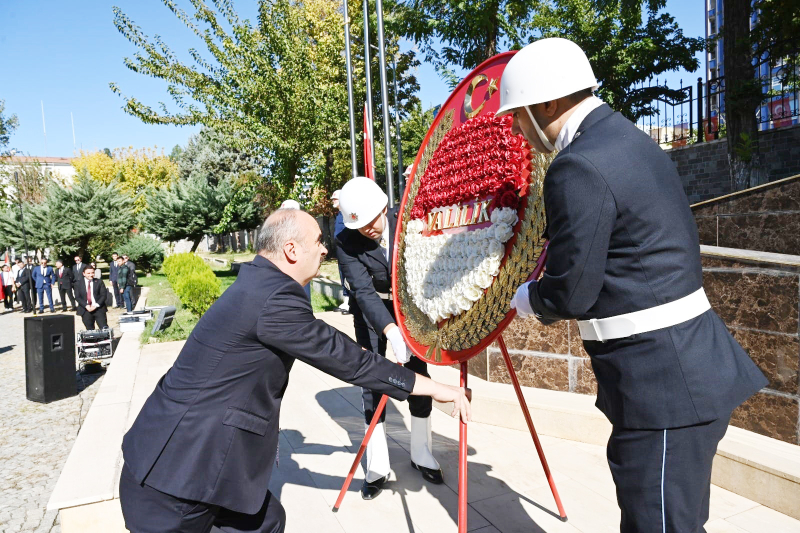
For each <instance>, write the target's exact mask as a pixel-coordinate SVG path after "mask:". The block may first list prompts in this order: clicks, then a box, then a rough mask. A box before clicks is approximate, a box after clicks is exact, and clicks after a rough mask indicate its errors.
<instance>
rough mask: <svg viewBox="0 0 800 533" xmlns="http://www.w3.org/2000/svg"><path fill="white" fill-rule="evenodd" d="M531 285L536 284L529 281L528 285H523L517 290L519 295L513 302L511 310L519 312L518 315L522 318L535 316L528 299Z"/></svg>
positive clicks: (516, 295)
mask: <svg viewBox="0 0 800 533" xmlns="http://www.w3.org/2000/svg"><path fill="white" fill-rule="evenodd" d="M531 283H536V282H535V281H529V282H528V283H523V284H522V285H520V286H519V289H517V293H516V294H515V295H514V298H513V299H512V300H511V309H516V310H517V315H519V317H520V318H527V317H528V316H530V315H532V314H533V309H532V308H531V300H530V298H529V297H528V290H529V287H530V284H531Z"/></svg>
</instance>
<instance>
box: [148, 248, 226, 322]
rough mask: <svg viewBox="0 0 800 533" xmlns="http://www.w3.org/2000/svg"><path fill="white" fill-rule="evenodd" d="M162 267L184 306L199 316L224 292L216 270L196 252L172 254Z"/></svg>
mask: <svg viewBox="0 0 800 533" xmlns="http://www.w3.org/2000/svg"><path fill="white" fill-rule="evenodd" d="M162 269H163V270H164V274H166V276H167V280H168V281H169V284H170V285H172V289H173V290H174V291H175V294H177V295H178V298H180V299H181V303H182V304H183V306H184V307H186V308H187V309H189V310H190V311H191V312H192V313H194V314H195V315H197V316H201V315H202V314H203V313H205V312H206V311H207V310H208V308H209V307H211V304H213V303H214V302H215V301H216V299H217V298H219V296H220V294H221V292H222V290H221V285H220V281H219V279H218V278H217V276H216V275H214V271H213V270H211V267H209V266H208V265H207V264H206V262H205V261H203V260H202V259H201V258H200V257H198V256H196V255H195V254H190V253H184V254H174V255H171V256H169V257H167V259H166V260H165V261H164V265H163V267H162Z"/></svg>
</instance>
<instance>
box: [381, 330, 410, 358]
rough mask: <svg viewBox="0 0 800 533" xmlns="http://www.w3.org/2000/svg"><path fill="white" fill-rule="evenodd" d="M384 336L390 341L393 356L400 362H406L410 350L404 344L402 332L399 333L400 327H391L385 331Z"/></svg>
mask: <svg viewBox="0 0 800 533" xmlns="http://www.w3.org/2000/svg"><path fill="white" fill-rule="evenodd" d="M386 338H387V339H389V342H390V343H392V351H393V352H394V357H395V359H397V361H398V362H399V363H401V364H406V363H408V362H409V361H410V360H411V355H412V353H411V350H409V349H408V346H406V341H405V340H403V334H402V333H400V328H398V327H397V326H395V327H393V328H392V329H390V330H389V331H388V332H387V333H386Z"/></svg>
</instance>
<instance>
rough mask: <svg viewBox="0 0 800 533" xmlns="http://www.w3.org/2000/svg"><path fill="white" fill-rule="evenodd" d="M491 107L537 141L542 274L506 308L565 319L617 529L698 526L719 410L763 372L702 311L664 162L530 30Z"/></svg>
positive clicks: (674, 185)
mask: <svg viewBox="0 0 800 533" xmlns="http://www.w3.org/2000/svg"><path fill="white" fill-rule="evenodd" d="M501 87H502V89H501V91H500V93H501V99H500V102H501V107H500V110H499V111H498V114H505V113H513V116H514V123H513V131H514V132H515V133H522V134H523V135H524V136H525V138H526V139H527V140H528V142H529V143H530V144H531V145H532V147H533V148H534V149H535V150H536V151H538V152H550V151H552V150H553V149H557V150H559V154H558V156H557V157H556V158H555V160H554V161H553V162H552V164H551V166H550V168H549V170H548V171H547V175H546V177H545V182H544V202H545V210H546V213H547V222H548V236H549V239H550V246H549V249H548V255H547V265H546V270H545V273H544V275H543V276H542V278H541V279H540V280H539V281H538V282H536V281H533V282H530V283H528V284H525V285H523V286H522V287H520V289H519V290H518V291H517V294H516V296H515V297H514V301H513V302H512V307H516V309H517V311H518V313H519V314H520V315H521V316H523V317H524V316H527V315H528V314H533V315H535V316H536V317H537V318H539V319H540V320H541V321H542V322H544V323H545V324H549V323H552V322H555V321H558V320H565V319H573V318H575V319H578V325H579V328H580V332H581V337H582V338H583V345H584V347H585V349H586V351H587V352H588V354H589V355H590V356H591V361H592V368H593V369H594V373H595V376H596V377H597V384H598V394H597V407H598V408H599V409H600V410H601V411H602V412H603V413H604V414H605V415H606V417H608V419H609V420H610V421H611V424H612V425H613V430H612V434H611V438H610V439H609V442H608V450H607V451H608V463H609V467H610V469H611V474H612V476H613V478H614V482H615V484H616V487H617V501H618V503H619V506H620V508H621V510H622V521H621V531H623V532H625V533H629V532H647V533H652V532H656V531H659V532H662V531H663V532H673V531H674V532H681V533H684V532H685V533H700V532H702V531H704V529H703V524H704V523H705V522H706V521H707V520H708V512H709V511H708V504H709V493H710V480H711V463H712V460H713V458H714V455H715V453H716V449H717V444H718V443H719V441H720V440H721V439H722V437H723V436H724V434H725V431H726V429H727V426H728V421H729V419H730V415H731V412H732V411H733V409H734V408H735V407H736V406H738V405H739V404H741V403H742V402H743V401H744V400H746V399H747V398H748V397H749V396H750V395H752V394H753V393H755V392H756V391H758V390H759V389H760V388H762V387H763V386H765V385H766V384H767V380H766V379H765V378H764V376H763V375H762V374H761V372H760V371H759V370H758V368H757V367H756V365H755V364H754V363H753V362H752V361H751V360H750V358H749V357H748V356H747V354H746V353H745V351H744V350H743V349H742V348H741V347H740V346H739V345H738V344H737V343H736V341H735V340H734V339H733V337H732V336H731V334H730V333H729V332H728V330H727V328H726V327H725V324H724V323H723V322H722V320H720V318H719V317H718V316H717V315H716V313H714V311H713V310H711V309H710V305H709V304H708V300H707V298H706V296H705V293H704V292H703V289H702V282H703V274H702V268H701V265H700V247H699V240H698V234H697V227H696V225H695V221H694V218H693V216H692V213H691V210H690V209H689V202H688V201H687V199H686V195H685V194H684V191H683V187H682V185H681V180H680V177H679V176H678V173H677V171H676V169H675V165H674V164H673V163H672V161H671V160H670V158H669V156H667V155H666V154H665V153H664V152H663V150H661V148H659V146H658V145H657V144H656V143H655V142H653V140H652V139H650V137H649V136H647V135H646V134H645V133H643V132H642V131H640V130H638V129H637V128H636V126H634V125H633V124H632V123H631V122H630V121H628V120H627V119H625V118H624V117H623V116H622V115H620V114H619V113H614V112H613V111H612V110H611V109H610V108H609V107H608V106H607V105H605V104H603V103H602V101H600V100H599V99H598V98H596V97H595V96H593V95H592V91H593V90H594V89H596V88H597V82H596V80H595V78H594V74H593V72H592V69H591V66H590V65H589V61H588V59H587V58H586V56H585V54H584V53H583V51H582V50H581V49H580V48H579V47H578V46H577V45H576V44H574V43H572V42H571V41H568V40H565V39H542V40H540V41H537V42H534V43H532V44H530V45H528V46H527V47H525V48H524V49H523V50H522V51H520V52H519V53H518V54H516V55H515V56H514V57H513V58H512V59H511V60H510V61H509V63H508V65H507V67H506V69H505V71H504V73H503V78H502V81H501Z"/></svg>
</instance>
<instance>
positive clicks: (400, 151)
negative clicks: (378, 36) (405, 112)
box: [392, 54, 406, 198]
mask: <svg viewBox="0 0 800 533" xmlns="http://www.w3.org/2000/svg"><path fill="white" fill-rule="evenodd" d="M392 74H393V76H392V79H393V81H394V123H395V126H394V127H395V128H396V129H395V134H396V137H397V184H398V185H399V186H400V188H399V191H400V197H401V198H402V197H403V193H404V192H405V190H406V180H405V177H404V176H403V143H402V139H401V137H400V96H399V94H400V93H399V92H398V91H397V54H394V55H392Z"/></svg>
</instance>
